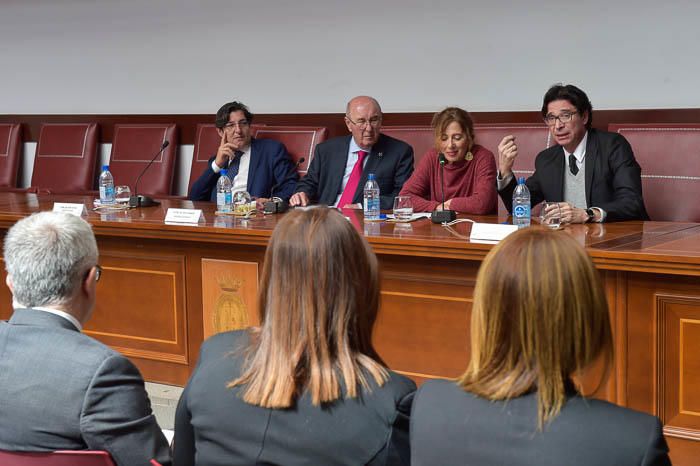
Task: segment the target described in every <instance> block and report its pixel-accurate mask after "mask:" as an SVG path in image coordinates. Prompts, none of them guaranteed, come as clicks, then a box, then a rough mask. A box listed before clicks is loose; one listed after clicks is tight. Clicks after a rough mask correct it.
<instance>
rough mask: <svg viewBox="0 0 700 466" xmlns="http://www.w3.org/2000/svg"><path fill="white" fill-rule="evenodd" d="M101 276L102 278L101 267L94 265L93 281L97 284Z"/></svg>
mask: <svg viewBox="0 0 700 466" xmlns="http://www.w3.org/2000/svg"><path fill="white" fill-rule="evenodd" d="M101 276H102V267H100V266H99V265H96V266H95V281H96V282H99V281H100V277H101Z"/></svg>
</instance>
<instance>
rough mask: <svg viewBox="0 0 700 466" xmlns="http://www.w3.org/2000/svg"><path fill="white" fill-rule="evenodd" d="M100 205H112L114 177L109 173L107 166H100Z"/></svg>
mask: <svg viewBox="0 0 700 466" xmlns="http://www.w3.org/2000/svg"><path fill="white" fill-rule="evenodd" d="M99 186H100V204H102V205H109V204H114V177H113V176H112V174H111V173H110V172H109V165H102V173H100V181H99Z"/></svg>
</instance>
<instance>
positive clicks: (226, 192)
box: [216, 170, 233, 212]
mask: <svg viewBox="0 0 700 466" xmlns="http://www.w3.org/2000/svg"><path fill="white" fill-rule="evenodd" d="M231 188H233V184H232V183H231V178H229V177H228V170H221V176H220V177H219V181H217V182H216V210H218V211H219V212H231V202H232V198H231Z"/></svg>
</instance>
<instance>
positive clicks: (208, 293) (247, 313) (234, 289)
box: [202, 259, 260, 339]
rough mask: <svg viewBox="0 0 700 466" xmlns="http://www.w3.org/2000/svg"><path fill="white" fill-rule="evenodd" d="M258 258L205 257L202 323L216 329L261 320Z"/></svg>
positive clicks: (206, 333)
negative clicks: (259, 312)
mask: <svg viewBox="0 0 700 466" xmlns="http://www.w3.org/2000/svg"><path fill="white" fill-rule="evenodd" d="M257 294H258V264H257V263H256V262H241V261H223V260H218V259H202V326H203V331H204V333H203V337H204V338H205V339H206V338H208V337H210V336H211V335H214V334H215V333H220V332H225V331H228V330H239V329H244V328H247V327H251V326H255V325H259V324H260V319H259V318H258V308H257V302H256V301H257Z"/></svg>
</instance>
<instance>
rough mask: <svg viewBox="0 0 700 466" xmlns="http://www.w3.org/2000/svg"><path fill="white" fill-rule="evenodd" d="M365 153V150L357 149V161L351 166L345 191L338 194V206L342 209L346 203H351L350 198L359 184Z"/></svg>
mask: <svg viewBox="0 0 700 466" xmlns="http://www.w3.org/2000/svg"><path fill="white" fill-rule="evenodd" d="M366 155H367V152H366V151H364V150H359V151H357V162H355V166H354V167H352V172H350V178H349V179H348V184H346V185H345V191H343V195H342V196H340V200H339V201H338V208H340V209H342V208H343V207H345V205H346V204H352V198H353V197H355V191H357V185H358V184H360V178H361V177H362V162H363V161H364V160H365V156H366Z"/></svg>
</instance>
